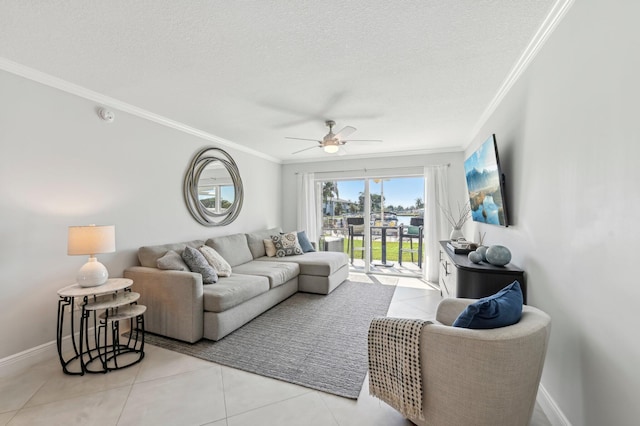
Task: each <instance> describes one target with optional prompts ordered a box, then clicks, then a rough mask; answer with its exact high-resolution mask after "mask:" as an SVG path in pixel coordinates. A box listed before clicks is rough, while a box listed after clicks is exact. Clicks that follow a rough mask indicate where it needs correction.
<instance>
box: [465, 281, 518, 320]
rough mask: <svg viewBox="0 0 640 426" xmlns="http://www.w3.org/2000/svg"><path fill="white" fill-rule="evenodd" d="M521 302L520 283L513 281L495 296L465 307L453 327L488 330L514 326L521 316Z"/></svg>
mask: <svg viewBox="0 0 640 426" xmlns="http://www.w3.org/2000/svg"><path fill="white" fill-rule="evenodd" d="M522 302H523V299H522V289H520V283H519V282H518V281H514V282H513V283H511V284H509V285H508V286H506V287H505V288H503V289H502V290H500V291H499V292H497V293H496V294H494V295H492V296H488V297H484V298H482V299H479V300H478V301H477V302H475V303H472V304H471V305H469V306H467V308H466V309H465V310H464V311H462V313H461V314H460V315H459V316H458V318H456V320H455V321H454V323H453V326H454V327H463V328H474V329H488V328H498V327H506V326H508V325H512V324H515V323H517V322H518V321H520V317H521V316H522Z"/></svg>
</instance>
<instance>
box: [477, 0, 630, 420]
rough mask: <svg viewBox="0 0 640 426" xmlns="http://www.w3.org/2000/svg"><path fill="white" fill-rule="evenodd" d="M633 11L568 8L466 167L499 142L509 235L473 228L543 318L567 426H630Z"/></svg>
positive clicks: (548, 375) (549, 378)
mask: <svg viewBox="0 0 640 426" xmlns="http://www.w3.org/2000/svg"><path fill="white" fill-rule="evenodd" d="M638 16H640V3H638V2H632V1H622V2H620V1H618V2H607V1H604V0H601V1H595V0H593V1H588V2H575V4H574V5H573V7H572V9H571V10H570V11H569V12H568V14H567V16H566V17H565V18H564V20H563V21H562V22H561V24H560V25H559V27H558V28H557V29H556V30H555V32H554V33H553V34H552V36H551V38H550V39H549V40H548V41H547V43H546V44H545V46H544V47H543V49H542V50H541V51H540V52H539V53H538V55H537V57H536V58H535V59H534V61H533V63H532V65H531V66H530V67H529V69H528V70H527V72H526V73H525V75H524V76H523V77H522V78H521V79H520V80H519V81H518V83H516V85H515V87H514V88H513V89H512V90H511V91H510V93H509V94H508V95H507V97H506V98H505V99H504V101H503V102H502V103H501V105H500V106H499V107H498V109H497V110H496V112H495V113H494V114H493V116H492V117H491V118H490V119H489V121H488V123H487V124H486V125H485V126H484V127H483V128H482V130H481V131H480V132H479V134H478V135H477V136H476V137H475V139H474V142H473V144H472V145H471V146H470V147H469V149H468V150H467V152H466V155H469V154H470V153H471V151H473V150H475V148H477V146H478V145H479V144H480V143H481V142H482V141H483V140H484V139H485V138H486V137H487V135H489V134H491V133H496V137H497V141H498V146H499V150H500V157H501V162H502V164H503V166H504V169H505V173H506V175H507V184H508V186H509V188H508V192H507V193H508V195H509V196H510V201H511V203H510V207H511V213H512V215H511V217H512V219H513V221H514V225H513V226H510V227H509V228H500V227H497V226H489V225H484V226H477V225H474V226H470V227H467V228H468V229H470V230H471V231H469V232H474V233H475V231H477V230H481V231H483V232H486V233H487V237H486V242H487V243H488V244H498V243H501V244H504V245H506V246H508V247H509V248H510V249H511V251H512V253H513V256H514V257H513V262H514V263H516V264H517V265H519V266H521V267H523V268H524V269H525V271H526V274H527V282H528V288H529V292H530V293H529V303H530V304H532V305H534V306H537V307H539V308H541V309H543V310H545V311H546V312H548V313H549V314H550V315H551V317H552V334H551V341H550V346H549V351H548V354H547V360H546V364H545V369H544V373H543V377H542V384H543V386H544V388H545V389H546V390H547V391H548V392H549V394H550V395H551V397H552V398H553V399H554V400H555V401H556V403H558V405H559V408H560V409H561V410H562V412H564V414H565V415H566V417H567V418H568V420H569V421H570V422H571V423H572V424H574V425H594V426H596V425H605V424H606V425H632V424H634V425H635V424H638V421H639V419H640V409H639V407H640V404H638V396H639V395H640V367H638V361H639V360H640V343H639V338H638V336H639V332H638V320H637V315H636V310H637V304H638V300H639V299H640V297H639V296H640V283H639V282H638V278H637V274H636V273H635V272H634V270H633V268H634V265H635V263H636V262H637V261H638V260H637V258H638V251H637V249H636V246H637V242H638V241H639V240H640V239H639V237H640V235H639V232H638V229H639V227H638V218H639V217H640V214H639V212H640V191H639V190H638V183H639V182H640V172H639V168H638V159H639V158H640V127H639V125H638V123H640V120H639V118H638V115H639V113H640V110H639V109H638V102H639V100H640V83H639V79H640V54H639V52H640V32H639V31H638V30H637V28H638V26H637V17H638Z"/></svg>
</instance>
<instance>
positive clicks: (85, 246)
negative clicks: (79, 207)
mask: <svg viewBox="0 0 640 426" xmlns="http://www.w3.org/2000/svg"><path fill="white" fill-rule="evenodd" d="M114 251H116V227H115V226H114V225H99V226H96V225H88V226H70V227H69V238H68V241H67V254H68V255H71V256H73V255H80V254H89V255H93V254H97V253H112V252H114Z"/></svg>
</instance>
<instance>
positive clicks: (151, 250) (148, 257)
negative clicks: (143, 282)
mask: <svg viewBox="0 0 640 426" xmlns="http://www.w3.org/2000/svg"><path fill="white" fill-rule="evenodd" d="M202 244H204V241H202V240H193V241H187V242H184V243H175V244H164V245H160V246H146V247H140V249H139V250H138V260H139V261H140V266H146V267H147V268H157V267H158V259H160V258H161V257H162V256H164V255H165V254H166V253H167V252H168V251H169V250H173V251H175V252H177V253H178V254H179V255H182V251H183V250H184V248H185V247H186V246H189V247H193V248H198V247H200V246H201V245H202Z"/></svg>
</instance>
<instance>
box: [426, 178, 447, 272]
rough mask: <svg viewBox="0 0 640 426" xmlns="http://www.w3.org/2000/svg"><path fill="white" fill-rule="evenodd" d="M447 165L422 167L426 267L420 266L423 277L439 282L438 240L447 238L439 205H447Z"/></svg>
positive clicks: (445, 226)
mask: <svg viewBox="0 0 640 426" xmlns="http://www.w3.org/2000/svg"><path fill="white" fill-rule="evenodd" d="M447 168H448V166H447V165H442V166H427V167H425V168H424V178H425V182H424V191H425V194H424V199H425V203H424V216H425V217H424V223H425V226H424V229H425V246H426V250H425V251H426V255H427V259H426V268H422V271H423V276H424V279H425V280H427V281H430V282H433V283H439V281H438V280H439V272H440V265H439V261H440V257H439V253H440V241H441V240H446V239H447V230H448V226H449V225H448V222H447V220H446V218H445V217H444V215H443V214H442V210H440V206H446V205H448V204H449V203H448V197H449V184H448V178H447Z"/></svg>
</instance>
